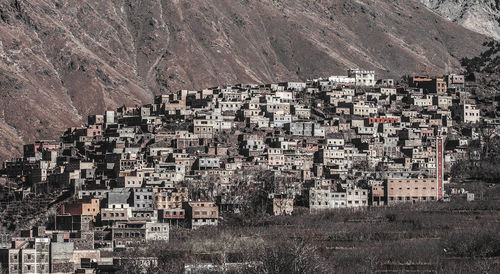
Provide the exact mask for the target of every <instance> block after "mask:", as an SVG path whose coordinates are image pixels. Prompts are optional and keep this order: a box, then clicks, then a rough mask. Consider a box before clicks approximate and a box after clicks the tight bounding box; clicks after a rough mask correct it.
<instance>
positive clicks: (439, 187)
mask: <svg viewBox="0 0 500 274" xmlns="http://www.w3.org/2000/svg"><path fill="white" fill-rule="evenodd" d="M443 143H444V142H443V137H441V136H438V137H437V138H436V169H437V170H436V192H437V193H436V196H437V200H441V199H443V192H444V186H443V184H444V148H443Z"/></svg>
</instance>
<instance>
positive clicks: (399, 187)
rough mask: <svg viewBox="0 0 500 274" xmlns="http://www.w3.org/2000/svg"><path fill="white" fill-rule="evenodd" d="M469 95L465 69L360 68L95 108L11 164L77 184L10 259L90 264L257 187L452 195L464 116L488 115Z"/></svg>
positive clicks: (305, 199)
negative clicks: (379, 73) (388, 75)
mask: <svg viewBox="0 0 500 274" xmlns="http://www.w3.org/2000/svg"><path fill="white" fill-rule="evenodd" d="M470 97H471V96H470V93H469V92H468V90H467V87H466V85H465V80H464V77H463V76H461V75H447V76H445V77H437V78H436V77H413V78H411V79H410V81H409V83H407V84H396V83H395V81H394V80H392V79H381V80H378V81H377V80H376V79H375V73H374V72H373V71H363V70H357V69H356V70H349V71H348V75H347V76H332V77H329V78H326V79H314V80H308V81H306V82H284V83H277V84H266V85H254V84H238V85H235V86H220V87H214V88H207V89H203V90H197V91H192V90H180V91H178V92H172V93H170V94H164V95H159V96H157V97H156V98H155V100H154V102H153V103H152V104H147V105H143V106H134V107H126V106H123V107H120V108H118V109H117V110H115V111H106V112H105V113H104V114H103V115H92V116H89V117H88V123H87V124H86V125H85V126H81V127H73V128H69V129H67V130H66V131H65V132H64V134H63V135H62V136H61V139H60V140H59V141H45V140H42V141H37V142H35V143H33V144H27V145H25V146H24V155H23V157H22V158H19V159H14V160H12V161H6V162H4V163H3V166H2V171H1V172H2V174H3V176H5V177H7V178H9V179H10V180H17V181H19V182H21V183H22V185H23V188H24V190H23V191H31V192H33V193H43V192H50V191H52V190H54V189H68V190H69V192H70V194H71V195H70V196H71V198H70V199H68V200H66V201H64V202H63V203H62V204H61V205H60V206H59V207H58V209H57V214H55V216H53V218H52V217H51V218H52V219H53V220H49V224H50V227H49V226H47V229H46V230H45V229H42V230H43V231H42V230H36V233H34V232H33V229H32V230H30V232H29V233H28V234H29V235H22V236H23V237H19V238H12V239H11V240H9V245H8V246H6V247H4V248H3V249H0V254H1V257H0V258H1V262H2V265H3V266H4V267H8V268H9V270H10V271H11V272H12V273H17V271H21V269H27V271H28V272H29V271H30V270H29V269H31V270H33V269H36V271H35V272H37V271H38V272H44V271H49V269H50V271H52V272H56V273H57V272H61V273H64V272H67V271H69V270H70V268H71V269H72V270H71V271H73V270H76V269H80V268H86V267H90V265H92V263H95V262H102V261H105V259H104V258H101V256H100V254H101V253H100V252H102V251H103V250H108V251H109V250H116V249H121V248H126V247H129V246H137V245H140V244H141V243H145V242H148V241H168V238H169V229H170V228H171V227H172V226H180V227H187V228H198V227H200V226H209V225H217V224H218V222H219V221H220V220H221V217H223V216H224V215H225V214H232V213H238V212H240V211H241V210H242V204H243V203H246V202H248V199H246V198H245V197H246V196H245V195H247V194H248V193H245V192H251V191H255V190H256V189H265V190H266V191H267V192H266V195H267V205H266V207H267V209H268V212H269V214H273V215H289V214H292V213H293V210H294V206H305V207H309V208H310V210H311V211H317V210H325V209H333V208H360V207H367V206H382V205H391V204H395V203H403V202H410V203H416V202H424V201H437V200H442V199H443V198H444V197H445V191H444V184H445V182H446V178H447V177H446V176H445V173H446V172H447V170H449V168H450V166H451V165H452V164H453V163H454V162H455V161H457V160H459V159H464V158H465V157H469V155H470V154H469V153H467V144H468V143H469V142H470V141H471V140H474V138H478V132H477V131H476V130H475V129H474V128H473V127H472V128H469V129H468V130H460V131H458V130H457V129H456V126H457V125H462V124H464V123H479V122H482V121H483V120H484V119H482V117H481V112H480V110H479V108H478V107H477V106H476V102H475V101H474V100H472V99H470ZM262 174H265V176H261V175H262ZM242 182H243V183H242ZM270 184H271V185H270ZM242 189H243V190H244V191H242ZM33 252H35V253H36V255H29V254H32V253H33ZM49 253H50V254H52V255H50V256H48V255H47V254H49ZM30 256H31V257H30ZM38 256H40V257H38ZM34 257H36V258H39V259H37V260H36V262H35V263H34V264H32V263H31V262H32V261H33V258H34ZM67 260H69V261H71V262H73V263H72V264H65V265H58V263H59V262H60V261H67ZM104 265H106V263H104ZM59 267H60V268H59ZM38 272H37V273H38Z"/></svg>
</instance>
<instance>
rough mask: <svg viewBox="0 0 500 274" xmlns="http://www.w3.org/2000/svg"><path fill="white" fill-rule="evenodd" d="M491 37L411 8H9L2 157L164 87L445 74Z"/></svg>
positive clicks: (77, 2)
mask: <svg viewBox="0 0 500 274" xmlns="http://www.w3.org/2000/svg"><path fill="white" fill-rule="evenodd" d="M463 2H467V1H463ZM485 39H486V38H485V37H484V36H482V35H480V34H477V33H475V32H472V31H469V30H466V29H465V28H463V27H461V26H458V25H456V24H454V23H452V22H449V21H448V20H445V19H443V18H441V17H440V16H438V15H437V14H435V13H433V12H431V11H430V10H428V9H427V8H425V7H424V6H423V5H421V4H420V3H418V2H416V1H389V0H364V1H352V0H337V1H316V0H305V1H276V0H275V1H272V0H260V1H249V0H246V1H245V0H240V1H234V0H232V1H228V0H208V1H197V0H193V1H178V0H177V1H176V0H168V1H167V0H165V1H161V0H157V1H153V0H150V1H148V0H142V1H138V0H137V1H133V0H129V1H123V0H121V1H120V0H110V1H99V0H89V1H81V0H72V1H71V0H70V1H62V0H60V1H53V0H4V1H2V2H1V3H0V159H2V158H3V159H5V158H10V157H12V156H16V155H17V154H18V153H19V152H20V151H21V150H22V144H23V143H24V142H31V141H33V140H35V139H41V138H57V137H58V136H59V135H60V133H61V130H63V129H64V128H66V127H69V126H77V125H81V124H82V123H85V120H86V116H87V115H88V114H90V113H101V112H102V111H103V110H104V109H110V108H115V107H117V106H120V105H123V104H126V105H134V104H141V103H147V102H150V101H151V100H152V98H153V96H154V95H155V94H159V93H165V92H168V91H169V90H176V89H181V88H183V89H198V88H202V87H207V86H214V85H219V84H224V83H237V82H257V83H262V82H275V81H283V80H297V79H306V78H309V77H318V76H327V75H332V74H344V71H345V70H346V69H347V68H352V67H359V68H365V69H375V70H376V71H377V73H378V75H384V76H396V75H402V74H414V73H432V74H434V73H439V74H440V73H445V72H451V71H455V70H457V69H459V67H460V66H459V59H460V58H461V57H463V56H475V55H477V54H478V53H479V52H480V51H481V50H482V46H481V44H482V43H483V42H484V41H485Z"/></svg>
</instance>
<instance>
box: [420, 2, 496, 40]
mask: <svg viewBox="0 0 500 274" xmlns="http://www.w3.org/2000/svg"><path fill="white" fill-rule="evenodd" d="M419 1H420V2H422V3H423V4H424V5H426V6H427V7H429V8H430V9H432V10H434V11H436V12H437V13H439V14H440V15H442V16H443V17H445V18H448V19H449V20H451V21H453V22H456V23H458V24H460V25H462V26H464V27H466V28H468V29H470V30H473V31H476V32H479V33H482V34H484V35H488V36H490V37H493V38H495V39H496V40H500V0H419Z"/></svg>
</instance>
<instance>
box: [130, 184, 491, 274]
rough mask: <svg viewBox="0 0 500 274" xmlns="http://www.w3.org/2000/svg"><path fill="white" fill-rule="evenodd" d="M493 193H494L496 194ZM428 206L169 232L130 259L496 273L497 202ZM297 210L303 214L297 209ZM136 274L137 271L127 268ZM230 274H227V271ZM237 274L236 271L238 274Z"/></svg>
mask: <svg viewBox="0 0 500 274" xmlns="http://www.w3.org/2000/svg"><path fill="white" fill-rule="evenodd" d="M497 191H498V189H497ZM495 197H497V196H496V195H495V196H492V197H488V196H487V198H488V200H484V201H476V202H472V203H467V202H464V201H453V202H450V203H432V204H431V203H428V204H420V205H401V206H397V207H388V208H370V209H367V210H359V211H350V210H336V211H329V212H322V213H317V214H310V213H309V212H308V211H307V209H303V210H302V212H299V213H297V214H296V215H295V216H287V217H264V218H254V219H252V220H251V221H248V220H247V221H245V222H244V223H243V222H241V220H240V219H238V218H225V220H224V222H223V224H222V225H220V226H219V227H216V228H204V229H200V230H196V231H188V230H184V229H176V228H174V229H172V235H171V240H170V242H169V243H167V244H159V245H157V246H150V247H148V248H146V249H137V250H133V251H129V252H131V254H129V255H133V256H138V255H140V256H157V257H158V259H159V260H158V263H159V265H158V267H156V268H154V269H150V272H151V273H169V272H175V273H177V272H179V271H182V269H183V267H184V264H185V263H207V262H209V263H214V264H219V265H220V264H223V262H257V263H255V264H253V265H252V266H249V267H248V268H246V269H242V270H241V271H239V272H245V273H252V272H255V273H339V272H340V273H359V272H377V271H395V272H401V271H402V270H405V269H406V270H414V271H418V272H420V273H422V272H424V273H425V272H427V273H429V272H430V273H435V272H440V273H498V272H499V271H500V234H499V231H500V223H499V222H498V221H499V219H500V218H499V217H500V213H499V209H500V203H499V201H498V200H494V198H495ZM299 211H300V210H299ZM127 269H128V271H131V272H134V271H135V270H136V269H134V267H130V266H129V267H128V268H127ZM229 272H231V271H229ZM235 272H238V271H235Z"/></svg>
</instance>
